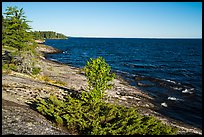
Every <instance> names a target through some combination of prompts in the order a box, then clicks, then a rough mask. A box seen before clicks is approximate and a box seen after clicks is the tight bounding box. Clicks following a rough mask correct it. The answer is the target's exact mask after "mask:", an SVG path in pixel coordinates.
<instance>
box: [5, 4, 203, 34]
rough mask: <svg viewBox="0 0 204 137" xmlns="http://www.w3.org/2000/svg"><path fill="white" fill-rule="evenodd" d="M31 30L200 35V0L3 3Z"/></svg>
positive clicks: (65, 32) (69, 32) (74, 32)
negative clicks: (16, 10) (20, 11)
mask: <svg viewBox="0 0 204 137" xmlns="http://www.w3.org/2000/svg"><path fill="white" fill-rule="evenodd" d="M7 6H17V7H18V8H23V9H24V11H25V15H26V16H27V19H28V20H31V21H33V22H32V23H30V26H31V27H32V28H33V30H51V31H56V32H59V33H63V34H65V35H67V36H72V37H129V38H202V3H201V2H2V12H3V13H4V12H5V9H6V7H7Z"/></svg>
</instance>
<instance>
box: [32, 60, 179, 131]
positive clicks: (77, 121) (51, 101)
mask: <svg viewBox="0 0 204 137" xmlns="http://www.w3.org/2000/svg"><path fill="white" fill-rule="evenodd" d="M85 75H86V76H87V78H88V82H89V88H90V90H91V92H86V91H83V92H82V93H81V94H80V95H79V96H76V97H72V96H71V95H69V94H68V95H66V96H65V97H64V99H58V98H57V97H56V96H55V95H51V96H50V97H49V98H48V99H41V98H40V99H37V100H36V102H35V103H36V108H37V110H38V111H39V112H40V113H41V114H43V115H45V116H46V117H47V118H48V119H51V120H52V121H55V122H56V123H57V124H58V125H64V126H66V127H67V129H68V130H69V132H70V133H72V134H82V135H171V134H176V133H177V129H176V128H173V127H170V126H168V125H165V124H164V123H162V122H161V121H160V120H158V119H156V118H154V117H152V116H143V115H140V114H139V113H138V112H137V111H136V109H135V108H127V107H124V106H120V105H115V104H110V103H106V102H104V101H102V100H100V101H99V100H97V99H98V98H99V99H102V97H103V92H104V90H106V89H108V88H110V87H111V85H110V84H108V82H110V81H111V80H113V78H114V74H110V67H109V66H108V65H107V64H106V63H105V60H104V59H102V58H101V57H99V58H98V59H95V60H92V59H91V61H90V62H87V65H86V67H85ZM99 91H100V92H99Z"/></svg>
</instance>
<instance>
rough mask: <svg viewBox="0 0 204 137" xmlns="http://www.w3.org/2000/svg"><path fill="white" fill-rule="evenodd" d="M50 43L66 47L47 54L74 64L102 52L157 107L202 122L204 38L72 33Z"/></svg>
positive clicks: (195, 123)
mask: <svg viewBox="0 0 204 137" xmlns="http://www.w3.org/2000/svg"><path fill="white" fill-rule="evenodd" d="M45 44H46V45H49V46H52V47H55V48H58V49H60V50H63V53H57V54H49V55H48V56H47V58H48V59H54V60H57V61H59V62H62V63H65V64H68V65H72V66H75V67H80V68H82V67H84V65H85V64H86V61H87V60H89V58H97V57H98V56H102V57H103V58H105V60H106V62H107V63H108V64H109V65H110V66H111V69H112V70H113V71H114V72H115V73H117V74H118V75H121V76H122V77H123V78H124V79H125V80H127V81H128V82H129V83H130V84H131V85H133V86H136V87H137V88H139V89H141V90H142V92H145V93H148V94H149V95H150V96H152V97H153V98H154V99H155V100H154V104H155V105H156V106H158V110H157V111H158V112H160V113H162V114H163V115H165V116H168V117H171V118H174V119H177V120H179V121H182V122H184V123H187V124H190V125H193V126H196V127H199V128H201V127H202V39H140V38H74V37H73V38H69V39H67V40H51V39H50V40H49V39H48V40H46V42H45ZM141 85H143V86H141ZM164 102H165V103H166V104H167V107H164V106H161V103H164Z"/></svg>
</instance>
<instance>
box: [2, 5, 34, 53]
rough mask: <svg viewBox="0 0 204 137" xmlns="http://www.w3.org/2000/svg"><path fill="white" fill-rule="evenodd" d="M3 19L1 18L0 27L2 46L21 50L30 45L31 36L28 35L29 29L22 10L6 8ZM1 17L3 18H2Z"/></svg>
mask: <svg viewBox="0 0 204 137" xmlns="http://www.w3.org/2000/svg"><path fill="white" fill-rule="evenodd" d="M4 14H5V18H3V24H2V25H3V27H2V45H3V46H5V45H6V46H10V47H14V48H17V49H18V50H22V49H23V48H25V47H26V46H28V45H29V44H30V45H32V44H31V43H32V41H33V39H32V36H31V35H30V34H29V32H28V31H29V30H30V29H31V28H30V26H29V25H28V22H29V21H27V19H26V17H25V16H24V12H23V9H22V8H21V9H20V10H19V9H17V7H8V8H7V9H6V12H5V13H4ZM2 17H3V16H2Z"/></svg>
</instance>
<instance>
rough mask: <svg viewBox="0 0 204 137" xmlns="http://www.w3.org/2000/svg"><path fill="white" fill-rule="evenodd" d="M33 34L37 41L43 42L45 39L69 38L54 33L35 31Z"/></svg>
mask: <svg viewBox="0 0 204 137" xmlns="http://www.w3.org/2000/svg"><path fill="white" fill-rule="evenodd" d="M31 34H32V35H33V36H34V39H36V40H39V39H40V40H43V39H66V38H67V36H65V35H63V34H61V33H56V32H54V31H33V32H31Z"/></svg>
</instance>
